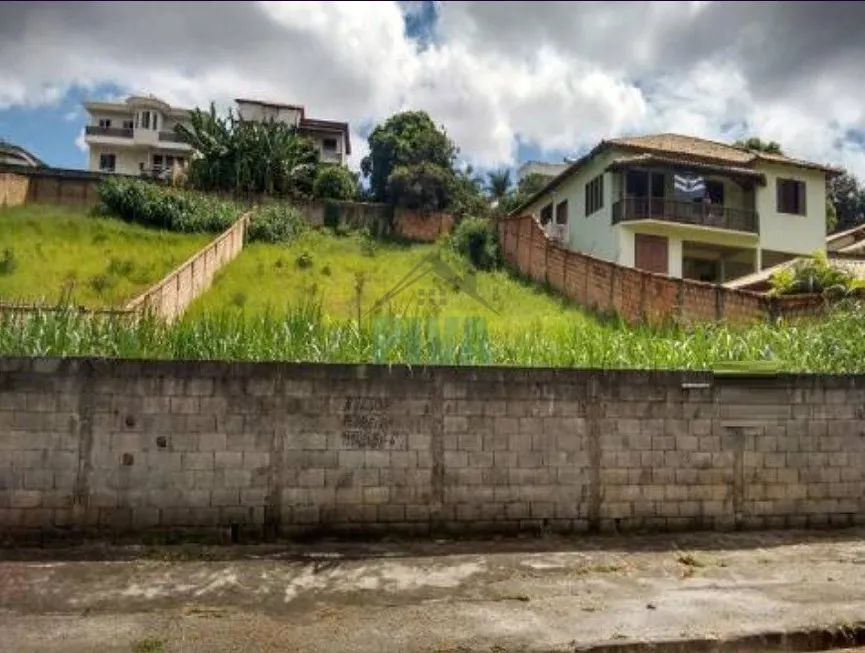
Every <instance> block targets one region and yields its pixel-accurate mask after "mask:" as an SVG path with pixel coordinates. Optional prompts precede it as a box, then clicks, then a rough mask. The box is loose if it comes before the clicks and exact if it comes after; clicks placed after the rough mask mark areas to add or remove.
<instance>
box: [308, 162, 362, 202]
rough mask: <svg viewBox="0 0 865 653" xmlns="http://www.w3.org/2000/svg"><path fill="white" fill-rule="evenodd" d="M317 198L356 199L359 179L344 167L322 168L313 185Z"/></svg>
mask: <svg viewBox="0 0 865 653" xmlns="http://www.w3.org/2000/svg"><path fill="white" fill-rule="evenodd" d="M312 188H313V193H314V194H315V196H316V197H320V198H322V199H330V200H351V199H356V197H357V193H358V184H357V177H356V176H355V174H354V173H353V172H352V171H351V170H349V169H348V168H344V167H342V166H335V165H330V166H322V167H321V169H320V170H319V171H318V174H317V175H316V177H315V182H314V183H313V187H312Z"/></svg>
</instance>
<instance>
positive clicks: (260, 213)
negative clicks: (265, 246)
mask: <svg viewBox="0 0 865 653" xmlns="http://www.w3.org/2000/svg"><path fill="white" fill-rule="evenodd" d="M306 228H307V223H306V220H305V219H304V217H303V215H302V214H301V213H300V211H299V210H298V209H297V208H295V207H293V206H291V205H290V204H287V203H285V202H273V203H269V204H265V205H264V206H260V207H258V208H257V209H256V210H255V212H254V213H253V214H252V219H251V220H250V222H249V225H248V226H247V229H246V238H247V240H248V241H249V242H261V243H290V242H293V241H294V240H295V239H297V237H298V236H299V235H300V234H301V233H303V232H304V230H305V229H306Z"/></svg>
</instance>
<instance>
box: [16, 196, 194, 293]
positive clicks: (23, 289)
mask: <svg viewBox="0 0 865 653" xmlns="http://www.w3.org/2000/svg"><path fill="white" fill-rule="evenodd" d="M0 233H2V235H3V236H2V240H3V243H4V246H3V248H2V251H0V302H31V303H41V302H47V303H50V304H56V303H57V302H59V301H71V302H73V303H75V304H81V305H84V306H89V307H103V306H116V305H119V304H122V303H123V302H124V301H126V300H129V299H132V297H134V296H135V295H136V294H138V293H139V292H141V291H143V290H144V289H145V288H147V287H148V286H150V285H152V284H153V283H156V282H157V281H159V279H161V278H162V277H163V276H164V275H166V274H167V273H168V272H169V271H171V269H173V268H174V267H176V266H177V265H179V264H180V263H182V262H183V261H184V260H186V259H187V258H189V257H190V256H192V254H194V253H195V252H196V251H198V250H199V249H201V248H202V247H204V245H205V244H207V241H208V240H210V238H211V236H210V235H207V234H176V233H168V232H165V231H158V230H156V229H151V228H146V227H143V226H140V225H135V224H126V223H124V222H121V221H120V220H113V219H102V218H94V217H91V216H89V215H87V214H86V213H85V212H84V211H83V210H82V209H75V208H71V207H62V206H49V205H41V204H29V205H25V206H19V207H10V208H3V209H0Z"/></svg>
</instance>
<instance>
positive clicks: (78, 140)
mask: <svg viewBox="0 0 865 653" xmlns="http://www.w3.org/2000/svg"><path fill="white" fill-rule="evenodd" d="M75 147H77V148H78V149H79V150H81V151H82V152H87V143H85V142H84V129H83V128H82V129H81V131H79V132H78V136H76V137H75Z"/></svg>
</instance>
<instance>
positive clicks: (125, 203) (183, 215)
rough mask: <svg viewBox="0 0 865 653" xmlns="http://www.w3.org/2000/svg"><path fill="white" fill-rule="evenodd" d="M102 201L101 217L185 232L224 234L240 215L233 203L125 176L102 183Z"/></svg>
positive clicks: (100, 205)
mask: <svg viewBox="0 0 865 653" xmlns="http://www.w3.org/2000/svg"><path fill="white" fill-rule="evenodd" d="M99 200H100V203H99V206H98V207H97V213H99V214H102V215H111V216H114V217H118V218H120V219H121V220H125V221H127V222H136V223H139V224H143V225H146V226H149V227H157V228H159V229H166V230H168V231H180V232H186V233H198V232H219V231H224V230H225V229H228V227H230V226H231V225H232V223H233V222H234V221H235V220H236V219H237V217H238V215H239V214H240V208H239V207H238V206H237V205H236V204H234V203H233V202H226V201H223V200H219V199H216V198H213V197H208V196H207V195H202V194H199V193H193V192H190V191H184V190H181V189H178V188H172V187H170V186H162V185H159V184H155V183H152V182H148V181H144V180H140V179H127V178H123V177H112V178H110V179H106V180H105V181H103V182H102V183H101V184H100V185H99Z"/></svg>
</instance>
